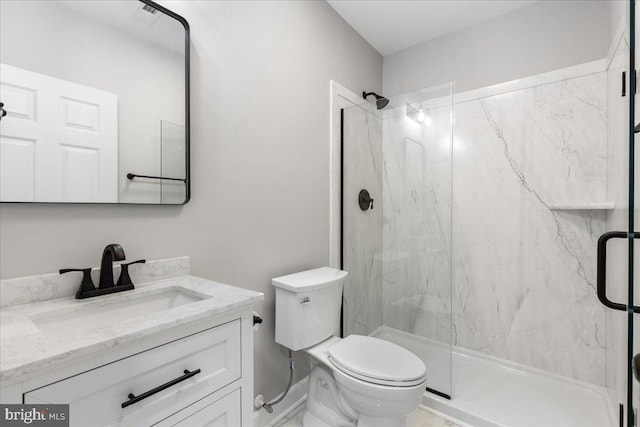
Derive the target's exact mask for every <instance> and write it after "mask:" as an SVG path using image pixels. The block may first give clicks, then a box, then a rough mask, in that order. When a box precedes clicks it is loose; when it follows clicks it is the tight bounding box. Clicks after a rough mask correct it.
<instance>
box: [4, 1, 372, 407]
mask: <svg viewBox="0 0 640 427" xmlns="http://www.w3.org/2000/svg"><path fill="white" fill-rule="evenodd" d="M163 3H164V4H166V5H167V6H168V7H169V8H171V9H173V10H175V11H176V12H178V13H180V14H182V15H183V16H184V17H185V18H187V20H188V21H189V23H190V24H191V36H192V49H191V53H192V63H191V65H192V69H191V77H192V92H191V95H192V100H191V108H192V110H191V111H192V120H193V121H192V157H191V161H192V169H193V170H192V178H193V186H192V190H193V197H192V199H191V202H190V203H189V204H187V205H186V206H184V207H170V206H168V207H155V206H70V205H2V206H0V270H1V276H2V277H3V278H10V277H19V276H24V275H31V274H38V273H47V272H53V271H56V270H58V269H59V268H61V267H85V266H96V265H97V264H98V262H99V257H100V255H101V253H102V248H103V247H104V245H105V244H107V243H111V242H118V243H121V244H122V245H123V247H124V249H125V251H126V252H127V255H128V259H137V258H147V259H158V258H166V257H173V256H179V255H188V256H190V257H191V259H192V271H193V274H195V275H198V276H202V277H206V278H209V279H214V280H217V281H221V282H225V283H229V284H233V285H236V286H240V287H244V288H248V289H253V290H257V291H260V292H264V293H265V300H264V302H263V303H262V304H260V306H259V307H258V310H259V311H260V312H261V314H262V315H263V317H264V319H265V325H264V327H263V329H262V330H261V331H260V332H259V333H257V334H256V349H255V366H256V373H255V377H256V381H255V392H256V394H257V393H264V394H265V398H266V399H270V398H272V397H274V396H276V395H277V394H278V393H279V392H280V391H282V389H283V388H284V386H285V385H286V382H287V372H288V366H287V362H286V352H285V351H284V350H282V349H281V348H280V346H278V345H277V344H275V342H274V331H273V325H274V292H273V290H272V286H271V278H272V277H276V276H279V275H282V274H286V273H291V272H295V271H298V270H302V269H306V268H311V267H318V266H322V265H326V264H328V262H329V80H330V79H334V80H337V81H338V82H340V83H342V84H344V85H346V86H347V87H349V88H351V89H353V90H355V91H356V92H358V91H362V90H364V89H367V90H375V91H379V90H380V89H381V87H382V58H381V57H380V55H379V54H378V53H377V52H376V51H375V50H374V49H373V48H371V47H370V46H369V45H368V44H367V43H366V42H365V41H364V40H363V39H362V38H361V37H360V36H359V35H357V34H356V33H355V31H354V30H353V29H351V27H349V26H348V25H347V24H346V23H345V22H344V21H343V20H342V18H340V17H339V15H338V14H337V13H336V12H335V11H334V10H333V9H332V8H331V7H330V6H329V5H328V4H327V3H325V2H317V1H310V2H291V1H283V2H260V1H258V2H245V1H243V2H231V1H215V2H214V1H202V2H196V1H186V2H169V1H165V2H163ZM297 357H298V358H300V357H301V356H300V355H299V356H297ZM300 362H301V363H299V364H298V367H302V366H305V363H304V361H302V360H301V361H300ZM305 371H306V370H305V369H300V370H299V371H298V374H297V378H301V377H302V376H304V375H305V374H306V372H305Z"/></svg>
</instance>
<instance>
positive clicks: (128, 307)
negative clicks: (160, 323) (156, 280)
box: [32, 288, 204, 336]
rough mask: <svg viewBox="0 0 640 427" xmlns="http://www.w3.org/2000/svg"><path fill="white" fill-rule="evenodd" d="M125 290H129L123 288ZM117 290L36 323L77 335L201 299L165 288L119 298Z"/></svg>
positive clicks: (52, 332) (56, 332) (54, 331)
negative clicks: (112, 293)
mask: <svg viewBox="0 0 640 427" xmlns="http://www.w3.org/2000/svg"><path fill="white" fill-rule="evenodd" d="M124 292H125V293H126V292H128V291H124ZM121 295H124V294H115V295H113V296H110V297H111V298H109V297H102V298H108V299H103V300H100V298H101V297H96V300H95V301H91V302H89V303H86V304H84V305H83V306H82V307H81V308H77V307H67V308H64V309H59V310H55V311H52V312H46V313H42V314H39V315H36V316H34V317H32V321H33V323H34V324H35V325H36V326H37V327H38V329H40V330H41V331H42V332H43V333H44V334H45V335H54V336H61V335H69V334H73V335H77V334H79V333H82V332H86V331H89V330H92V329H97V328H101V327H104V326H109V325H115V324H118V323H121V322H123V321H125V320H128V319H132V318H134V317H139V316H144V315H148V314H151V313H157V312H160V311H164V310H169V309H171V308H175V307H179V306H181V305H185V304H191V303H194V302H198V301H201V300H202V299H204V298H201V297H198V296H196V295H193V294H191V293H187V292H185V291H184V290H181V289H179V288H178V289H176V288H166V289H163V290H162V291H160V292H157V293H140V294H134V295H132V297H131V298H127V299H123V298H118V297H120V296H121Z"/></svg>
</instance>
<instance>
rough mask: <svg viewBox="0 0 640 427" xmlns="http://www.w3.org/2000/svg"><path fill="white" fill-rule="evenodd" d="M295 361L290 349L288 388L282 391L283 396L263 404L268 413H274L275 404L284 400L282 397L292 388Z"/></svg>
mask: <svg viewBox="0 0 640 427" xmlns="http://www.w3.org/2000/svg"><path fill="white" fill-rule="evenodd" d="M294 365H295V363H294V362H293V355H292V352H291V350H289V382H288V383H287V388H286V389H285V390H284V393H282V396H280V397H279V398H277V399H276V400H273V401H271V402H267V403H264V404H263V405H262V407H263V408H264V409H265V410H266V411H267V412H268V413H270V414H271V413H273V408H272V406H273V405H277V404H278V403H280V402H282V399H284V398H285V396H286V395H287V393H289V389H290V388H291V383H292V382H293V370H294V369H295V366H294Z"/></svg>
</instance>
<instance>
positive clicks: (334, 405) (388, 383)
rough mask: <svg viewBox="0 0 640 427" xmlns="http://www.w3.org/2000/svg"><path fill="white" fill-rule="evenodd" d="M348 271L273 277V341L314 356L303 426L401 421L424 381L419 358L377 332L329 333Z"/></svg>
mask: <svg viewBox="0 0 640 427" xmlns="http://www.w3.org/2000/svg"><path fill="white" fill-rule="evenodd" d="M346 277H347V272H346V271H342V270H336V269H334V268H329V267H322V268H316V269H313V270H308V271H303V272H300V273H296V274H290V275H288V276H282V277H277V278H275V279H273V285H274V286H275V287H276V341H277V342H278V343H279V344H282V345H283V346H285V347H287V348H289V349H291V350H304V351H306V352H307V353H309V354H310V355H311V356H312V357H313V360H314V367H313V369H312V371H311V374H310V375H309V388H308V390H307V410H306V412H305V414H304V417H303V425H304V426H305V427H316V426H318V427H320V426H322V427H326V426H332V427H333V426H356V425H357V426H359V427H366V426H379V427H394V426H404V420H405V416H406V415H407V414H408V413H410V412H411V411H413V410H414V409H416V408H417V407H418V405H419V404H420V401H421V399H422V394H423V393H424V391H425V386H426V368H425V366H424V363H422V360H420V359H419V358H418V357H417V356H415V355H414V354H413V353H411V352H410V351H408V350H405V349H404V348H402V347H400V346H397V345H395V344H393V343H391V342H388V341H384V340H381V339H378V338H373V337H368V336H362V335H350V336H348V337H346V338H344V339H342V338H338V337H336V336H334V335H333V334H334V333H336V332H337V331H338V328H339V325H340V305H341V302H342V285H343V283H344V280H345V278H346Z"/></svg>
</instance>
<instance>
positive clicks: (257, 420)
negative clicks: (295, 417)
mask: <svg viewBox="0 0 640 427" xmlns="http://www.w3.org/2000/svg"><path fill="white" fill-rule="evenodd" d="M308 382H309V377H308V376H306V377H304V378H303V379H301V380H300V381H298V382H297V383H295V384H293V385H292V386H291V389H290V390H289V393H288V394H287V396H286V397H285V398H284V399H283V400H282V402H280V403H278V404H277V405H275V406H274V407H273V413H271V414H270V413H268V412H267V411H266V410H265V409H264V408H260V409H256V410H254V411H253V426H254V427H272V426H273V425H274V424H276V423H277V422H279V421H280V420H281V419H282V418H284V417H286V416H287V414H289V413H290V412H291V411H292V410H293V409H295V408H296V407H297V406H298V405H300V404H301V403H302V402H304V401H305V400H306V399H307V383H308ZM281 395H282V393H281V394H279V395H278V396H276V398H279V397H280V396H281Z"/></svg>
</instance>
